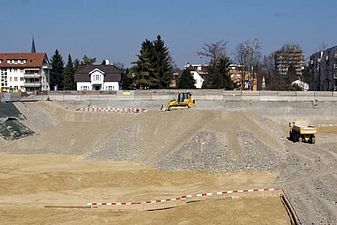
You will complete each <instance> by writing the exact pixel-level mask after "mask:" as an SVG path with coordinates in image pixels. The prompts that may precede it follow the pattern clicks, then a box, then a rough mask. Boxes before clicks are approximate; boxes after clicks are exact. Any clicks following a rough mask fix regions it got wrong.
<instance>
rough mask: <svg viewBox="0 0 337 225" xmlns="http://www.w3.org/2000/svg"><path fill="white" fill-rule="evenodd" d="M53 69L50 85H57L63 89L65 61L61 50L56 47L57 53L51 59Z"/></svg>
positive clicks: (59, 88)
mask: <svg viewBox="0 0 337 225" xmlns="http://www.w3.org/2000/svg"><path fill="white" fill-rule="evenodd" d="M50 64H51V66H52V70H51V71H50V86H51V87H52V88H54V87H55V86H57V88H58V90H63V67H64V62H63V59H62V56H61V55H60V53H59V51H58V50H57V49H56V50H55V54H54V55H53V56H52V58H51V60H50Z"/></svg>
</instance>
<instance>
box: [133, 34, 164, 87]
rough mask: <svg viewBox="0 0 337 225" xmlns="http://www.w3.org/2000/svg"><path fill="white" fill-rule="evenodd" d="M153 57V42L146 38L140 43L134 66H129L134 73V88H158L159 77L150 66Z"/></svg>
mask: <svg viewBox="0 0 337 225" xmlns="http://www.w3.org/2000/svg"><path fill="white" fill-rule="evenodd" d="M153 57H154V49H153V44H152V42H151V41H149V40H147V39H146V40H145V41H144V42H143V43H142V47H141V50H140V54H139V55H138V60H137V61H136V62H135V63H134V64H135V66H134V67H133V68H131V73H133V74H134V75H135V80H134V86H135V87H136V88H141V89H148V88H158V84H159V77H158V76H157V75H156V74H155V73H154V69H153V66H152V61H153Z"/></svg>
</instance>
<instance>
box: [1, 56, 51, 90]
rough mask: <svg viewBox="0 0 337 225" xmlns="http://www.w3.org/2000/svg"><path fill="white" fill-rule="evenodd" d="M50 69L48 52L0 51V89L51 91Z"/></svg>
mask: <svg viewBox="0 0 337 225" xmlns="http://www.w3.org/2000/svg"><path fill="white" fill-rule="evenodd" d="M50 70H51V66H50V64H49V61H48V58H47V54H46V53H0V89H7V90H13V91H17V90H20V91H22V92H28V93H32V92H36V91H49V90H50V87H49V81H50Z"/></svg>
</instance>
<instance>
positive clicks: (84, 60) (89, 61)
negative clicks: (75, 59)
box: [81, 55, 96, 66]
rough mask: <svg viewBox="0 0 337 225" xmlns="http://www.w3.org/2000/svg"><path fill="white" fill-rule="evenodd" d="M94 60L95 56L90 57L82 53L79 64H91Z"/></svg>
mask: <svg viewBox="0 0 337 225" xmlns="http://www.w3.org/2000/svg"><path fill="white" fill-rule="evenodd" d="M95 62H96V58H90V57H88V56H87V55H84V56H83V58H82V61H81V66H85V65H93V64H94V63H95Z"/></svg>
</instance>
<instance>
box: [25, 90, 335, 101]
mask: <svg viewBox="0 0 337 225" xmlns="http://www.w3.org/2000/svg"><path fill="white" fill-rule="evenodd" d="M181 91H184V90H132V91H117V92H106V93H104V92H94V91H92V92H76V91H70V92H69V91H68V92H61V91H60V92H49V98H50V99H51V100H56V101H77V100H78V101H82V100H131V101H133V100H169V99H174V98H176V97H177V94H178V92H181ZM188 91H190V92H191V93H192V97H193V98H194V99H196V100H222V101H249V102H251V101H276V102H279V101H288V102H298V101H312V102H314V101H319V102H320V101H324V102H326V101H333V102H337V92H323V91H322V92H313V91H307V92H296V91H294V92H292V91H282V92H281V91H242V92H241V91H223V90H217V89H214V90H205V89H202V90H188ZM30 98H35V99H39V100H43V99H46V98H47V96H31V97H30Z"/></svg>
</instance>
